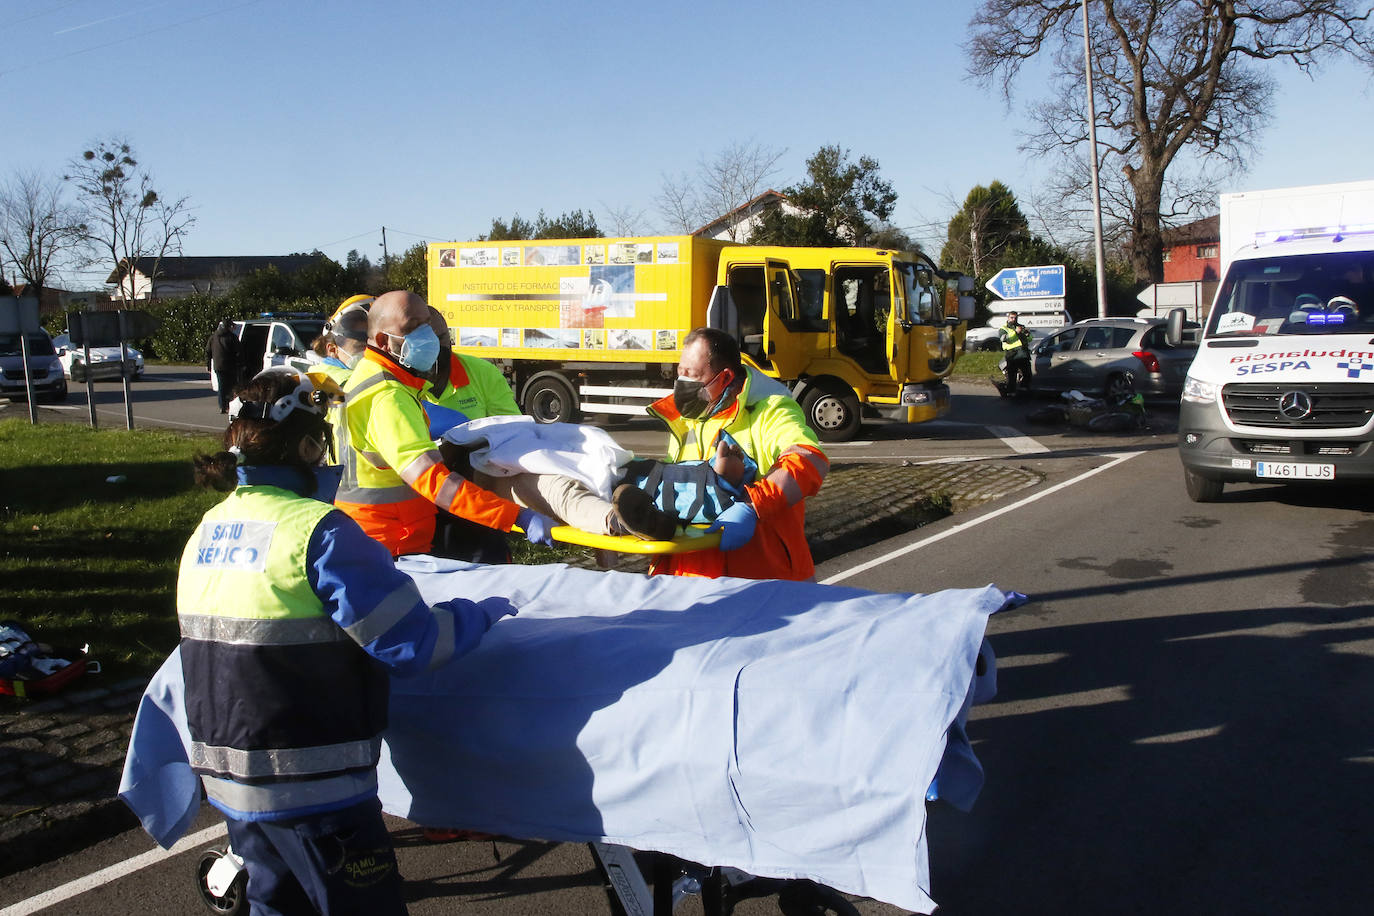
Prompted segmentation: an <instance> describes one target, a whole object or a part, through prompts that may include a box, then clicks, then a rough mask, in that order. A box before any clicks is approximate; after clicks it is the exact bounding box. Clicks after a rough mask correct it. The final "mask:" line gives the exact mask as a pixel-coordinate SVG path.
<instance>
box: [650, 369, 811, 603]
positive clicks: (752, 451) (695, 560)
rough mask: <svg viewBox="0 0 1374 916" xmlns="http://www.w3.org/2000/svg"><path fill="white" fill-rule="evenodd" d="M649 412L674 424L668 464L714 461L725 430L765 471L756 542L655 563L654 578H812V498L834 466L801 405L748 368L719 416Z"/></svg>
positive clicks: (657, 407)
mask: <svg viewBox="0 0 1374 916" xmlns="http://www.w3.org/2000/svg"><path fill="white" fill-rule="evenodd" d="M649 412H650V413H651V414H653V415H654V416H657V417H658V418H659V419H660V420H662V421H663V422H664V423H666V424H667V425H668V432H669V435H670V436H671V440H670V442H669V445H668V458H667V460H668V461H692V460H707V461H709V460H711V459H712V458H714V457H715V454H716V445H717V442H718V440H719V438H720V435H721V433H722V431H725V432H728V433H729V434H730V436H731V437H732V438H734V440H735V442H736V443H737V444H738V445H739V446H740V448H741V449H742V450H743V451H744V453H745V454H746V455H748V456H749V457H750V458H751V459H753V461H754V462H755V463H756V464H757V465H758V467H759V468H760V469H761V470H762V469H764V468H766V469H767V471H766V472H765V473H764V474H763V476H762V477H761V478H760V479H759V480H757V481H755V482H754V483H752V484H749V485H748V486H746V487H745V492H746V493H747V495H748V497H749V501H750V502H751V503H752V504H753V506H754V510H755V511H756V512H757V513H758V516H759V522H758V525H757V527H756V528H755V529H754V536H753V538H751V539H750V541H749V543H747V544H745V545H744V546H743V547H741V548H739V549H738V550H732V551H729V552H725V551H720V550H702V551H696V552H693V553H682V554H669V555H666V556H664V557H662V558H657V559H655V561H654V562H653V564H652V567H651V571H652V572H654V573H668V574H672V575H696V576H707V577H710V578H715V577H717V576H737V577H740V578H745V579H810V578H811V577H812V576H813V575H814V574H815V565H814V563H813V562H812V560H811V548H810V547H809V546H808V545H807V543H806V508H805V499H806V497H808V496H813V495H815V494H816V493H817V492H818V491H819V490H820V488H821V483H822V482H823V481H824V480H825V475H826V472H827V471H829V469H830V462H829V461H828V460H827V459H826V457H825V453H824V452H822V451H821V448H820V443H819V442H818V441H817V439H816V434H815V433H814V432H812V431H811V428H810V427H808V426H807V425H806V420H805V418H804V416H803V414H802V410H801V407H800V406H799V405H798V404H797V402H796V401H795V400H793V399H792V396H791V395H790V394H789V393H788V392H787V389H786V388H784V387H783V386H782V385H781V384H780V383H778V382H776V381H774V380H773V379H770V378H768V377H767V376H765V375H763V374H761V373H759V372H757V371H755V370H753V369H749V370H748V375H747V377H746V379H745V382H744V387H743V389H742V390H741V391H740V393H739V395H738V397H737V398H736V399H735V401H734V402H733V403H732V404H731V405H730V406H729V407H727V408H725V409H724V410H722V411H720V412H719V413H717V414H716V415H715V416H712V417H709V418H707V419H705V420H688V419H686V418H684V417H682V416H681V415H679V414H678V412H677V408H676V407H675V406H674V405H673V399H672V398H671V397H666V398H663V399H662V400H660V401H657V402H655V403H654V404H652V405H650V407H649Z"/></svg>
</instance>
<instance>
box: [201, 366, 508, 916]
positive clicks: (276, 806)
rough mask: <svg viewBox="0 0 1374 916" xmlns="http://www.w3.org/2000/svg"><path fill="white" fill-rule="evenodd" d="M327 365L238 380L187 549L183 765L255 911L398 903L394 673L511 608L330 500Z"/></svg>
mask: <svg viewBox="0 0 1374 916" xmlns="http://www.w3.org/2000/svg"><path fill="white" fill-rule="evenodd" d="M327 381H328V380H327V379H323V380H317V379H314V378H311V377H309V376H305V375H302V374H300V373H298V372H297V371H296V370H294V369H290V368H287V367H284V366H279V367H274V368H272V369H268V370H265V371H263V372H262V373H260V374H259V375H257V376H256V377H255V378H253V379H252V380H251V381H249V382H247V383H246V384H244V385H243V386H242V387H241V388H240V389H239V391H238V395H237V397H235V399H234V401H233V402H232V403H231V405H230V410H229V413H230V417H231V420H230V423H229V428H228V429H227V430H225V433H224V445H225V450H224V451H222V452H219V453H217V454H214V455H198V456H197V457H196V459H195V471H196V480H197V482H199V483H201V484H202V485H204V486H206V487H209V488H212V489H215V490H218V491H220V492H225V493H228V496H227V497H226V498H225V500H224V501H223V502H221V503H220V504H219V505H217V506H215V507H213V508H211V509H210V510H209V511H208V512H206V514H205V517H204V518H203V519H202V520H201V523H200V525H199V526H198V527H197V528H196V531H195V533H194V534H193V535H192V536H191V539H190V540H189V541H188V542H187V545H186V549H185V551H184V552H183V554H182V559H181V568H180V571H179V573H178V577H177V620H178V623H179V624H180V627H181V648H180V652H181V664H182V670H183V672H184V673H185V679H186V694H185V703H186V721H187V726H188V729H189V732H190V738H191V749H190V756H191V766H192V769H193V770H194V771H195V772H196V773H197V774H198V775H199V776H200V777H201V783H202V787H203V789H204V791H205V796H206V798H207V799H208V800H209V802H210V804H211V805H213V806H214V807H215V808H217V809H219V811H220V812H221V813H222V814H224V816H225V819H226V826H227V828H228V831H229V840H230V843H231V844H232V846H233V849H234V852H235V853H237V854H238V855H239V856H241V857H242V858H243V860H244V863H245V865H246V867H247V870H248V888H247V897H248V904H249V907H250V909H251V912H253V913H255V914H256V913H262V914H287V916H290V914H321V916H345V914H348V916H351V914H358V916H363V914H366V916H392V914H404V913H405V912H406V906H405V901H404V897H403V893H402V888H401V875H400V873H399V871H398V870H397V867H396V855H395V852H394V849H393V847H392V842H391V838H390V835H389V834H388V832H387V827H386V823H385V822H384V821H383V819H382V811H381V804H380V803H379V802H378V800H377V762H378V760H379V756H380V753H381V743H382V742H381V734H382V730H383V729H384V728H385V727H386V724H387V695H388V680H389V676H390V675H392V674H396V675H400V676H403V677H405V676H413V675H417V674H422V673H424V672H425V671H430V670H434V669H436V668H438V667H440V666H442V665H446V664H448V663H449V662H451V661H452V660H454V659H457V658H460V657H461V656H463V655H464V654H466V653H467V652H469V651H471V650H472V649H473V648H475V647H476V645H477V644H478V642H479V641H480V640H481V638H482V636H483V634H485V633H486V632H487V630H488V629H489V628H490V627H491V625H492V624H493V623H495V622H496V620H497V619H499V618H501V617H504V616H507V615H510V614H514V613H515V611H516V608H515V607H514V606H513V605H512V604H511V603H510V602H509V601H507V600H506V599H504V598H486V599H484V600H482V601H480V602H473V601H468V600H466V599H463V598H451V599H449V600H447V601H443V602H440V603H438V604H436V605H433V606H430V605H429V604H428V603H427V602H425V600H424V599H423V598H422V597H421V595H420V592H419V590H418V589H417V588H416V586H415V583H414V582H413V581H412V580H411V579H410V578H409V577H408V576H407V575H405V573H403V572H401V571H400V570H398V569H396V567H395V566H394V565H393V564H392V561H391V555H390V553H388V552H387V550H386V548H385V547H383V546H382V545H381V544H379V543H377V542H376V541H374V540H372V539H371V538H370V537H368V536H367V535H366V534H364V533H363V531H362V529H361V528H359V527H358V525H357V523H356V522H354V521H353V520H352V519H350V518H349V517H348V516H346V515H344V514H343V513H342V512H340V511H338V510H337V509H335V508H334V507H333V505H332V504H331V502H330V498H331V497H332V495H333V494H332V493H331V492H329V488H328V487H327V486H326V483H325V480H324V478H323V477H322V475H321V474H320V473H319V465H320V462H321V461H322V459H323V458H324V456H325V454H326V450H327V443H328V439H329V424H328V421H327V420H326V419H325V413H326V411H327V409H328V407H329V405H330V400H329V397H328V394H329V389H328V386H327V385H325V382H327Z"/></svg>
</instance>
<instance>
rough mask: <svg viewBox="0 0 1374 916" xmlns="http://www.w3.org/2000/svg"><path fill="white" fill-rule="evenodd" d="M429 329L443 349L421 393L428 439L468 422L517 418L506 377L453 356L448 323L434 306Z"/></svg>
mask: <svg viewBox="0 0 1374 916" xmlns="http://www.w3.org/2000/svg"><path fill="white" fill-rule="evenodd" d="M429 326H430V327H431V328H433V329H434V333H435V334H437V335H439V340H440V342H441V343H442V344H443V345H444V346H443V349H442V350H440V351H439V359H438V361H437V362H436V363H435V364H434V371H432V372H430V373H429V374H428V378H429V382H430V385H429V388H428V389H426V390H425V393H424V400H425V412H426V413H427V414H429V432H430V435H431V436H433V437H434V438H435V439H438V438H440V437H442V436H443V435H444V433H445V432H447V431H448V430H450V429H452V428H453V427H454V426H457V425H458V424H459V423H466V422H467V421H468V420H480V419H482V418H484V417H514V416H518V415H519V413H520V407H519V406H518V405H517V404H516V403H515V395H514V394H512V393H511V389H510V383H509V382H507V381H506V377H505V375H503V374H502V373H501V370H500V369H498V368H496V366H495V365H494V364H492V363H491V362H489V361H487V360H485V359H481V358H480V357H477V356H468V355H466V354H464V353H458V352H455V351H454V349H453V347H452V346H451V344H452V342H453V341H452V338H451V336H450V334H449V329H448V322H447V321H445V320H444V316H443V315H441V314H440V313H439V310H438V309H436V308H434V306H430V308H429Z"/></svg>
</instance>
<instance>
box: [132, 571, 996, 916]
mask: <svg viewBox="0 0 1374 916" xmlns="http://www.w3.org/2000/svg"><path fill="white" fill-rule="evenodd" d="M400 565H401V567H402V568H403V569H405V571H406V572H408V573H410V574H411V575H412V576H413V577H414V578H415V580H416V582H417V583H418V584H419V585H420V589H421V591H422V592H423V593H424V594H425V597H426V598H427V599H429V600H430V601H431V602H433V601H438V600H440V599H442V598H446V597H453V596H457V595H461V596H463V597H467V598H471V599H481V598H483V597H487V596H491V595H502V596H507V597H510V598H512V599H513V600H514V602H515V603H516V604H517V605H518V606H520V608H521V611H520V614H519V615H518V616H516V617H514V618H507V619H504V620H501V621H499V622H498V623H497V624H496V626H495V627H494V628H493V629H492V630H491V632H489V633H488V634H487V635H486V637H485V638H484V639H483V641H482V643H481V645H480V646H479V647H478V648H477V649H476V650H475V651H474V652H472V653H471V654H469V655H467V656H465V657H464V658H462V659H460V660H458V661H457V662H455V663H454V664H452V665H450V666H448V667H446V668H444V669H441V670H440V671H438V672H435V673H433V674H431V675H428V676H425V677H422V678H416V679H408V680H401V679H396V680H393V682H392V702H391V725H390V728H389V729H388V731H387V734H386V743H385V746H384V749H383V759H382V763H381V766H380V767H379V773H378V775H379V782H380V794H381V799H382V803H383V806H384V808H385V809H386V810H387V811H389V812H391V813H393V814H398V815H401V816H404V817H408V818H411V819H412V820H415V821H418V822H420V823H422V824H426V825H430V826H449V827H463V828H469V829H476V830H484V831H488V832H492V833H499V834H504V835H507V836H513V837H519V838H542V839H552V840H564V841H588V840H602V839H604V840H608V841H610V842H614V843H621V844H624V845H627V846H631V847H634V848H636V849H652V850H659V851H663V852H667V853H671V854H673V855H677V856H680V857H682V858H685V859H689V860H692V861H695V862H700V863H703V864H710V865H728V866H734V867H736V868H740V869H743V870H745V871H748V872H750V873H753V874H756V875H767V876H774V877H805V878H811V879H814V880H817V881H820V882H822V883H824V884H827V885H830V886H832V887H835V888H837V889H840V890H843V891H848V892H852V893H856V894H862V895H864V896H868V897H873V898H876V899H879V900H884V901H887V902H889V903H892V904H895V905H897V906H900V907H904V908H906V909H909V910H917V911H922V912H929V911H930V909H931V908H932V907H933V902H932V901H931V899H930V897H929V870H928V864H927V850H926V837H925V794H926V790H927V787H928V786H930V785H931V783H932V781H933V780H934V778H935V776H936V772H937V768H939V776H940V780H939V785H940V790H941V794H942V795H943V796H945V797H947V798H949V799H951V800H953V801H956V802H957V803H960V804H962V805H964V806H966V805H968V804H971V803H972V801H973V798H975V797H976V795H977V792H978V788H979V786H980V785H981V781H982V773H981V770H980V769H979V768H978V764H977V760H976V758H975V757H974V756H973V753H972V751H971V749H970V748H969V747H968V744H967V742H966V741H965V740H963V731H962V717H963V714H965V713H966V712H967V708H968V703H970V702H972V701H973V699H975V697H974V695H973V690H972V688H971V685H975V677H974V672H975V664H976V661H977V659H978V657H979V653H980V647H981V648H982V649H983V657H984V660H985V663H986V662H987V661H989V660H990V652H989V651H987V649H986V647H985V645H984V644H983V632H984V628H985V625H986V621H987V617H988V615H989V614H991V613H993V612H995V611H997V610H998V609H999V608H1001V607H1002V606H1004V605H1005V604H1006V603H1007V601H1008V599H1009V596H1008V595H1004V594H1003V593H1002V592H1001V591H999V590H997V589H995V588H993V587H991V586H989V587H987V588H984V589H968V590H951V591H945V592H940V593H937V594H934V595H928V596H913V595H894V594H875V593H870V592H864V591H861V590H858V589H851V588H841V587H836V586H824V585H816V584H813V583H800V582H775V581H749V580H741V579H717V580H709V579H685V578H670V577H657V578H652V579H651V578H646V577H643V576H638V575H632V574H627V573H613V572H612V573H605V572H591V571H585V570H577V569H569V568H567V567H563V566H542V567H521V566H504V567H502V566H469V565H467V564H463V563H457V562H452V561H443V560H430V559H428V558H412V559H409V560H403V561H402V562H401V564H400ZM174 662H175V656H174V658H173V659H170V660H169V662H168V665H166V666H164V669H163V671H162V672H160V673H159V676H158V678H157V679H155V680H154V682H153V684H150V686H149V694H148V698H145V706H144V707H143V709H142V710H141V712H140V716H139V722H138V724H137V725H136V729H135V737H134V743H135V744H137V742H138V740H139V736H138V732H139V730H140V729H141V728H144V727H145V725H146V729H147V733H148V734H150V735H156V734H157V733H158V731H159V730H161V732H162V736H163V737H164V738H166V737H167V736H168V735H174V734H177V731H176V727H175V726H174V725H169V724H168V723H167V722H160V723H159V719H165V718H168V716H169V715H170V716H171V717H172V718H174V717H175V715H176V712H177V703H176V702H169V701H168V697H169V695H173V694H178V693H179V683H174V684H173V686H172V687H171V688H169V687H168V682H179V681H180V667H179V663H176V664H174ZM992 685H993V669H992V666H988V670H987V672H986V674H985V676H983V677H982V678H979V679H977V680H976V686H977V688H978V690H977V692H978V696H977V697H976V698H977V699H978V700H980V701H981V700H982V699H985V698H986V697H987V696H988V695H990V693H991V690H992ZM159 697H160V699H159ZM145 714H146V718H147V720H148V721H147V722H146V723H145V721H144V720H145ZM951 726H955V728H954V729H953V731H952V732H951ZM180 728H181V730H182V733H184V725H182V726H180ZM947 734H952V735H953V738H952V740H951V742H950V743H949V746H948V748H947V742H946V736H947ZM144 750H145V753H144V754H143V756H142V757H140V756H139V754H137V753H135V748H134V747H132V746H131V752H130V759H129V761H127V762H126V771H125V783H124V784H122V785H121V796H122V797H124V798H125V799H126V801H129V802H130V805H131V806H132V807H134V809H135V812H136V813H138V814H139V815H140V817H141V818H142V819H143V821H144V824H145V827H147V828H148V829H149V832H150V833H152V834H153V835H154V837H155V838H156V839H158V840H159V842H163V843H164V845H168V844H169V843H170V842H171V841H174V840H175V839H176V836H179V835H180V831H183V830H184V829H185V822H189V816H188V815H187V814H186V812H185V811H184V810H183V811H181V812H180V813H178V811H177V810H176V804H172V805H170V806H169V805H168V799H167V798H166V795H167V792H166V790H167V788H168V787H169V786H174V787H178V788H177V791H178V792H182V793H183V794H184V790H183V789H181V788H180V787H183V786H184V785H185V784H186V783H185V780H184V779H178V778H169V777H170V776H172V775H173V774H172V772H171V771H170V770H169V769H168V764H167V763H166V762H165V761H163V760H160V759H159V757H158V755H157V754H155V753H153V752H151V751H148V750H147V749H146V748H145V749H144ZM942 761H943V765H942ZM180 765H181V766H182V767H184V757H183V760H182V762H181V764H180ZM150 780H156V781H160V785H154V784H152V783H151V782H150ZM158 806H161V808H162V809H163V810H161V811H160V812H159V813H152V811H153V809H154V808H157V807H158ZM191 810H192V812H193V811H194V804H192V805H191ZM173 833H175V834H176V835H175V836H174V835H172V834H173Z"/></svg>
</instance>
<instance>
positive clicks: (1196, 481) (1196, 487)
mask: <svg viewBox="0 0 1374 916" xmlns="http://www.w3.org/2000/svg"><path fill="white" fill-rule="evenodd" d="M1225 486H1226V484H1224V483H1222V482H1221V481H1220V480H1210V479H1208V478H1206V477H1203V476H1202V475H1201V474H1199V473H1197V472H1196V471H1190V470H1188V469H1187V468H1184V469H1183V487H1184V489H1186V490H1187V491H1188V498H1189V499H1191V500H1192V501H1193V502H1195V503H1213V502H1216V501H1217V500H1218V499H1221V491H1222V488H1224V487H1225Z"/></svg>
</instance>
